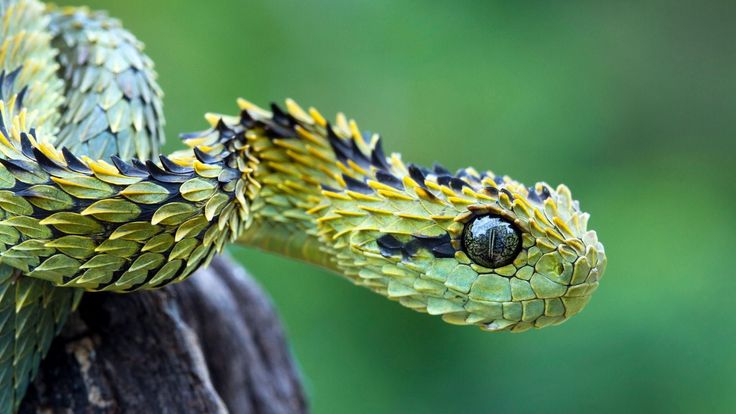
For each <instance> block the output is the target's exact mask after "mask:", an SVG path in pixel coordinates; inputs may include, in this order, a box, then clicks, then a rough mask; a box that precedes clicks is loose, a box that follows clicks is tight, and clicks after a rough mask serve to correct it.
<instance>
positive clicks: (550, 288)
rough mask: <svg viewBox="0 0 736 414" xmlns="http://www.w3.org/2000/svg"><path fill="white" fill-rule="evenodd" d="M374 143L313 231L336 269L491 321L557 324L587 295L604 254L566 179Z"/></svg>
mask: <svg viewBox="0 0 736 414" xmlns="http://www.w3.org/2000/svg"><path fill="white" fill-rule="evenodd" d="M339 135H340V134H335V136H339ZM345 135H347V133H346V134H345ZM353 135H355V134H353ZM348 139H349V138H348ZM354 152H355V151H354ZM376 152H379V154H378V155H377V156H376ZM381 152H382V151H381V150H380V142H379V141H377V140H374V142H373V148H372V150H371V154H370V155H371V157H370V158H371V160H373V162H372V164H373V165H372V166H371V167H370V168H368V167H364V168H361V169H362V171H363V172H364V173H365V174H364V175H363V176H359V174H356V175H355V176H350V175H348V174H344V175H343V178H342V180H340V182H341V184H342V185H341V187H342V188H340V189H327V190H326V191H324V194H325V195H327V196H328V198H330V208H329V209H326V210H325V209H323V210H321V212H322V214H323V215H322V219H321V222H320V223H321V224H320V234H321V235H322V239H323V240H325V241H326V242H327V243H329V244H330V245H331V249H332V250H331V251H332V254H333V255H334V257H335V262H336V263H337V266H336V267H337V269H338V271H340V272H341V273H343V274H344V275H346V276H348V277H349V278H351V279H352V280H353V281H355V283H357V284H361V285H364V286H367V287H369V288H371V289H373V290H374V291H376V292H378V293H380V294H383V295H385V296H387V297H389V298H391V299H394V300H397V301H399V302H400V303H401V304H402V305H404V306H407V307H410V308H412V309H415V310H418V311H421V312H427V313H429V314H433V315H441V317H442V318H443V319H444V320H445V321H447V322H450V323H453V324H461V325H477V326H479V327H480V328H482V329H484V330H488V331H501V330H511V331H517V332H518V331H523V330H526V329H529V328H533V327H536V328H541V327H544V326H548V325H554V324H559V323H561V322H563V321H565V320H567V319H568V318H569V317H571V316H573V315H575V314H577V313H578V312H580V311H581V310H582V309H583V307H584V306H585V305H586V304H587V302H588V300H589V299H590V296H591V294H592V293H593V292H594V291H595V290H596V288H597V287H598V281H599V279H600V277H601V275H602V273H603V270H604V268H605V265H606V257H605V252H604V248H603V245H602V244H601V243H600V242H599V241H598V237H597V235H596V232H595V231H589V230H588V218H589V215H588V214H587V213H585V212H583V211H581V210H580V207H579V203H578V202H577V201H575V200H573V198H572V195H571V193H570V190H569V189H568V188H567V187H566V186H565V185H560V186H558V187H557V188H552V187H551V186H549V185H547V184H546V183H543V182H541V183H537V184H535V185H534V186H532V187H527V186H525V185H523V184H521V183H519V182H517V181H515V180H512V179H510V178H509V177H501V176H496V175H494V174H493V173H492V172H485V173H478V172H477V171H476V170H474V169H472V168H467V169H462V170H460V171H458V172H457V173H455V174H452V173H450V172H449V171H447V170H446V169H444V168H442V167H440V166H435V167H434V168H432V169H428V168H423V167H419V166H415V165H408V166H406V165H405V164H404V163H403V162H402V161H401V159H400V157H399V156H398V154H393V155H392V156H391V157H382V154H381ZM367 154H368V152H366V155H367ZM376 160H378V161H376ZM382 160H385V162H383V161H382ZM352 164H355V163H352ZM349 165H351V163H350V162H345V163H344V166H349ZM342 170H344V171H348V172H350V171H349V168H348V167H345V168H342ZM368 170H370V171H368Z"/></svg>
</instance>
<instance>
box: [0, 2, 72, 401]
mask: <svg viewBox="0 0 736 414" xmlns="http://www.w3.org/2000/svg"><path fill="white" fill-rule="evenodd" d="M0 16H2V20H0V141H1V142H0V157H2V158H7V159H13V157H14V156H15V155H16V154H17V151H16V149H15V147H13V146H12V145H11V144H10V140H15V141H17V140H19V139H20V133H21V131H23V128H22V127H21V126H22V125H24V124H26V123H27V124H28V125H33V126H34V128H35V131H34V133H36V134H37V136H38V137H39V138H41V137H45V138H48V139H50V140H53V138H54V137H53V136H52V135H50V134H51V133H52V132H53V131H54V130H55V129H56V125H57V122H58V119H59V108H60V105H61V104H62V102H63V96H62V92H63V83H62V81H61V80H60V79H59V78H57V77H56V72H57V69H58V66H57V65H56V64H55V62H54V56H55V51H54V49H53V48H51V46H50V44H49V43H50V39H51V36H50V35H49V34H48V33H47V31H46V26H47V25H48V22H49V18H48V16H47V15H46V14H45V12H44V5H43V4H41V3H40V2H37V1H30V0H0ZM27 175H28V178H29V179H32V177H33V174H27ZM13 180H14V178H13ZM1 185H2V186H3V187H4V188H6V189H7V190H5V191H3V192H2V195H1V196H0V198H2V199H3V201H2V204H3V205H4V207H3V208H7V209H9V210H11V211H16V212H21V213H23V212H25V213H28V212H29V206H28V205H27V204H26V203H23V202H18V201H16V200H15V199H14V198H12V197H10V196H12V195H13V192H14V189H13V188H12V186H13V185H14V183H12V182H11V180H10V178H9V177H7V176H6V177H5V178H4V179H3V182H2V184H1ZM3 216H5V214H3ZM13 236H14V230H10V231H6V232H4V233H3V234H2V235H0V238H2V239H4V240H8V239H9V238H12V237H13ZM3 246H5V244H3ZM80 293H81V291H80V290H78V289H60V288H56V287H54V286H52V285H51V284H50V283H49V282H47V281H44V280H39V279H33V278H28V277H24V276H23V275H21V274H20V272H19V271H17V270H16V269H13V268H12V267H11V266H9V265H7V264H0V413H2V414H9V413H12V412H14V411H15V410H16V409H17V407H18V405H19V404H20V401H21V399H22V397H23V395H24V394H25V391H26V388H27V387H28V384H29V383H30V381H31V380H32V379H33V376H34V375H35V372H36V371H37V369H38V365H39V363H40V360H41V358H43V356H44V354H45V353H46V351H47V350H48V348H49V345H50V344H51V340H52V339H53V337H54V336H55V335H56V333H57V332H58V331H59V329H60V328H61V327H62V326H63V324H64V322H65V321H66V318H67V316H68V314H69V313H70V312H71V310H72V309H73V308H74V306H75V304H76V303H77V301H78V299H79V297H80Z"/></svg>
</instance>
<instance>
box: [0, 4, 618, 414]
mask: <svg viewBox="0 0 736 414" xmlns="http://www.w3.org/2000/svg"><path fill="white" fill-rule="evenodd" d="M0 14H1V15H2V21H0V30H1V31H2V39H1V44H0V65H2V67H0V413H11V412H14V411H15V410H17V408H18V405H19V403H20V401H22V398H23V396H24V394H25V393H26V390H27V388H28V386H29V383H30V382H31V381H32V380H33V378H34V376H35V375H36V372H37V371H38V367H39V364H40V362H41V360H42V359H43V357H44V355H45V354H46V352H47V351H48V349H49V347H50V344H51V341H52V340H53V338H54V337H55V336H56V335H57V334H58V332H59V330H60V329H61V328H62V327H63V326H64V323H65V321H66V320H67V318H68V317H69V315H70V314H71V313H72V312H73V311H74V309H75V307H76V306H77V304H78V303H79V301H80V299H81V298H82V296H83V294H85V292H99V291H104V292H118V293H127V292H134V291H139V290H145V289H156V288H161V287H163V286H166V285H168V284H170V283H175V282H180V281H183V280H185V279H186V278H187V277H189V276H190V275H191V274H192V273H193V272H194V271H195V270H197V269H198V268H200V267H203V266H206V265H207V264H208V263H209V262H210V260H212V258H213V257H214V255H216V254H218V253H219V252H221V251H222V250H223V248H224V247H225V246H226V245H228V244H231V243H237V244H241V245H245V246H250V247H253V248H257V249H261V250H265V251H269V252H273V253H277V254H281V255H285V256H288V257H291V258H294V259H298V260H301V261H304V262H308V263H312V264H314V265H317V266H320V267H323V268H325V269H328V270H330V271H333V272H335V273H337V274H339V275H342V276H343V277H344V278H346V279H348V280H349V281H351V282H353V283H354V284H356V285H359V286H363V287H365V288H367V289H370V290H372V291H374V292H376V293H378V294H380V295H382V296H385V297H386V298H388V299H391V300H393V301H396V302H398V303H399V304H401V305H403V306H404V307H407V308H410V309H413V310H415V311H419V312H424V313H427V314H429V315H436V316H439V317H441V318H442V320H444V321H446V322H448V323H451V324H457V325H472V326H477V327H480V328H481V329H483V330H486V331H491V332H498V331H512V332H521V331H525V330H528V329H530V328H542V327H545V326H549V325H556V324H559V323H561V322H563V321H565V320H567V319H568V318H570V317H571V316H573V315H575V314H577V313H579V312H580V311H581V310H582V309H583V307H584V306H585V305H586V304H587V303H588V301H589V299H590V297H591V295H592V293H593V292H594V291H595V290H596V289H597V287H598V285H599V280H600V278H601V276H602V275H603V272H604V269H605V266H606V255H605V249H604V247H603V245H602V244H601V242H600V241H599V240H598V236H597V234H596V232H595V231H594V230H590V229H588V221H589V217H590V216H589V214H588V213H586V212H584V211H583V210H581V208H580V203H579V202H578V201H577V200H575V199H574V198H573V197H572V194H571V192H570V189H569V188H568V187H567V186H565V185H564V184H561V185H558V186H556V187H553V186H551V185H549V184H547V183H546V182H538V183H536V184H534V185H531V186H526V185H524V184H522V183H521V182H518V181H516V180H514V179H512V178H511V177H509V176H506V175H496V174H494V173H493V172H491V171H478V170H475V169H474V168H462V169H460V170H458V171H455V172H451V171H449V170H448V169H446V168H444V167H442V166H441V165H439V164H435V165H433V166H431V167H423V166H419V165H416V164H412V163H405V162H404V161H402V157H401V155H400V154H397V153H390V154H387V153H385V152H384V150H383V145H382V144H383V140H382V139H381V137H380V135H379V134H377V133H372V132H368V131H365V130H361V129H360V128H359V127H358V124H357V123H356V122H355V121H354V120H352V119H349V118H347V117H346V116H345V115H344V114H342V113H340V114H338V115H337V116H336V118H335V119H334V120H332V121H329V120H327V119H326V118H325V117H324V116H323V115H322V114H321V113H320V112H319V111H318V110H316V109H314V108H308V109H304V108H302V107H301V106H299V105H298V104H297V103H296V102H295V101H293V100H290V99H287V100H286V101H285V103H283V104H281V105H278V104H271V105H270V106H267V107H266V108H262V107H260V106H258V105H256V104H254V103H252V102H250V101H247V100H245V99H238V100H237V106H238V109H237V111H236V112H235V115H224V114H214V113H208V114H206V115H205V120H206V121H207V124H206V125H203V128H204V129H202V130H201V131H197V132H192V133H185V134H182V135H181V139H182V141H183V144H184V145H183V149H181V150H178V151H175V152H173V153H171V154H169V155H162V154H160V150H161V146H162V144H163V143H164V126H165V119H164V114H163V107H162V100H163V94H162V91H161V88H160V87H159V85H158V83H157V80H156V79H157V75H156V73H155V71H154V66H153V62H152V60H151V59H150V58H149V57H148V56H147V55H146V54H145V53H144V52H143V45H142V43H141V42H140V41H139V40H138V39H136V38H135V37H134V36H133V35H132V34H131V33H129V32H128V31H126V30H125V29H124V28H123V27H122V25H121V23H120V22H119V21H118V20H116V19H114V18H111V17H109V16H108V15H107V14H106V13H104V12H97V11H91V10H89V9H87V8H84V7H63V8H59V7H55V6H50V5H46V4H44V3H41V2H39V1H37V0H0ZM141 323H145V321H141Z"/></svg>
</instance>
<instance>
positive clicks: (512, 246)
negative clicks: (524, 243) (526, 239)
mask: <svg viewBox="0 0 736 414" xmlns="http://www.w3.org/2000/svg"><path fill="white" fill-rule="evenodd" d="M463 250H464V251H465V253H466V254H467V255H468V257H470V259H471V260H473V261H474V262H475V263H476V264H478V265H481V266H484V267H489V268H497V267H503V266H506V265H508V264H510V263H511V262H513V261H514V259H515V258H516V256H517V255H518V254H519V251H520V250H521V233H520V232H519V230H518V229H517V228H516V227H515V226H514V225H513V224H511V223H510V222H509V221H508V220H506V219H505V218H503V217H499V216H496V215H492V214H489V215H484V216H478V217H476V218H474V219H472V220H471V221H470V222H468V223H467V224H466V225H465V230H464V231H463Z"/></svg>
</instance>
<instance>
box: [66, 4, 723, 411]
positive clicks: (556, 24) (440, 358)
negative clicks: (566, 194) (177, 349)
mask: <svg viewBox="0 0 736 414" xmlns="http://www.w3.org/2000/svg"><path fill="white" fill-rule="evenodd" d="M79 1H82V0H79ZM63 3H65V4H66V3H67V2H66V1H64V2H63ZM87 3H88V4H89V5H90V6H93V7H95V8H103V9H107V10H109V11H110V12H111V13H112V14H113V15H115V16H118V17H120V18H121V19H122V20H123V21H124V23H125V25H126V27H127V28H129V29H131V30H132V31H133V32H134V33H135V34H136V35H137V36H138V37H139V38H140V39H142V40H143V41H144V42H145V43H146V44H147V51H148V53H149V54H150V55H151V56H152V57H153V59H154V60H155V61H156V63H157V69H158V72H159V75H160V78H159V79H160V82H161V84H162V86H163V88H164V90H165V91H166V115H167V119H168V126H167V131H168V134H169V135H168V136H169V149H173V148H175V147H176V146H177V145H179V144H178V142H177V141H178V140H177V139H176V134H177V133H179V132H183V131H190V130H198V129H203V128H204V127H205V123H204V121H203V118H202V114H203V113H204V112H205V111H216V112H229V113H235V112H236V106H235V101H234V100H235V98H236V97H238V96H244V97H247V98H249V99H250V100H252V101H254V102H257V103H260V104H262V105H266V104H268V103H269V102H270V101H271V100H278V101H281V100H282V99H283V98H285V97H293V98H295V99H297V100H298V101H299V102H301V103H302V104H303V105H305V106H308V105H314V106H317V107H318V108H320V110H321V111H322V112H323V113H324V114H333V113H335V112H336V111H338V110H342V111H345V112H347V114H348V115H351V116H354V117H356V118H357V120H358V121H359V123H360V125H361V126H362V127H363V128H365V129H371V130H376V131H380V132H382V134H383V136H384V137H385V140H386V141H385V142H386V145H387V146H388V149H389V150H393V151H399V152H402V153H403V154H404V158H405V159H406V160H411V161H414V162H418V163H424V164H429V163H431V162H433V161H435V160H437V161H441V162H442V163H444V164H446V165H447V166H448V167H452V168H458V167H461V166H470V165H472V166H475V167H478V168H491V169H493V170H494V171H496V172H500V173H505V174H509V175H511V176H513V177H515V178H517V179H520V180H522V181H524V182H527V183H532V182H535V181H537V180H545V181H548V182H550V183H552V184H557V183H560V182H564V183H567V184H568V185H569V186H570V187H571V188H572V189H573V194H574V196H575V197H576V198H578V199H579V200H581V205H582V207H583V209H585V210H588V211H589V212H591V213H592V220H591V226H592V227H593V228H594V229H596V230H597V231H598V233H599V236H600V238H601V240H602V241H603V243H604V244H605V246H606V249H607V254H608V257H609V266H608V271H607V274H606V275H605V278H604V279H603V281H602V284H601V288H600V289H599V290H598V293H597V294H596V295H595V296H594V298H593V300H592V301H591V303H590V305H589V306H588V308H587V309H586V311H584V312H583V313H582V314H581V315H579V316H577V317H575V318H574V319H572V320H571V321H569V322H567V323H565V324H564V325H561V326H558V327H554V328H548V329H545V330H541V331H534V332H527V333H524V334H520V335H514V334H488V333H483V332H481V331H479V330H477V329H473V328H460V327H454V326H449V325H445V324H444V323H442V322H441V321H440V320H439V319H438V318H430V317H427V316H425V315H421V314H416V313H414V312H410V311H408V310H406V309H403V308H401V307H400V306H399V305H397V304H395V303H391V302H389V301H386V300H385V299H383V298H381V297H379V296H376V295H374V294H372V293H369V292H368V291H365V290H362V289H358V288H355V287H353V286H351V285H350V284H349V283H347V282H345V281H343V280H341V279H340V278H339V277H336V276H334V275H332V274H328V273H326V272H323V271H321V270H318V269H315V268H312V267H309V266H306V265H303V264H301V263H293V262H290V261H287V260H284V259H281V258H278V257H274V256H270V255H267V254H263V253H260V252H256V251H248V250H245V249H241V248H234V249H232V250H231V252H232V253H233V254H234V255H235V256H236V257H237V258H238V260H239V261H240V262H242V263H243V264H245V265H246V266H247V267H248V269H249V270H250V271H251V272H252V274H253V275H254V276H255V277H257V278H258V279H259V280H260V281H261V283H262V284H263V285H264V286H265V287H266V288H267V290H268V292H269V293H270V294H271V295H272V296H273V298H274V301H275V302H276V304H277V306H278V308H279V310H280V312H281V315H282V317H283V320H284V323H285V325H286V330H287V331H288V334H289V337H290V339H291V344H292V347H293V350H294V353H295V355H296V357H297V359H298V360H299V363H300V365H301V368H302V371H303V375H304V380H305V383H306V386H307V389H308V393H309V397H310V400H311V405H312V408H313V411H314V412H315V413H406V412H412V413H414V412H416V413H448V412H555V411H558V412H563V411H564V412H589V411H591V410H595V411H596V412H598V413H608V412H611V413H618V412H622V411H634V412H642V411H646V412H724V413H726V412H734V410H736V392H734V391H735V390H736V352H735V351H734V347H735V344H736V323H734V320H733V317H732V314H731V312H732V311H729V309H730V308H729V306H732V305H728V303H729V302H731V303H732V301H733V297H734V292H735V291H736V280H735V279H736V274H734V270H733V269H734V266H733V262H732V261H731V259H732V258H733V256H731V255H732V254H733V247H734V234H736V219H734V212H736V191H735V190H736V186H735V185H734V179H735V178H736V171H735V168H734V157H735V156H736V151H735V150H736V127H735V126H734V119H735V118H734V116H735V115H736V112H735V109H736V102H735V98H734V97H735V96H736V80H735V79H734V69H736V52H735V50H734V46H733V41H734V38H735V37H734V35H735V34H736V33H735V32H736V31H735V30H734V25H733V17H734V15H735V14H736V7H734V5H735V4H734V2H731V1H721V2H719V1H709V2H697V1H691V2H690V3H685V2H671V1H660V2H652V1H617V2H595V4H592V3H589V2H584V1H569V2H564V3H563V2H544V1H532V2H524V3H523V4H516V3H514V4H511V3H507V2H503V3H492V2H485V1H474V2H471V1H468V2H448V1H417V0H415V1H401V2H399V1H392V0H371V1H367V0H366V1H334V2H328V1H315V2H300V1H286V0H269V1H260V2H249V1H237V0H218V1H194V0H188V1H182V0H155V1H152V0H147V1H139V0H126V1H124V2H123V1H119V2H110V1H102V0H99V1H91V0H88V1H87ZM307 3H309V4H307ZM70 4H72V3H70Z"/></svg>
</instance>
